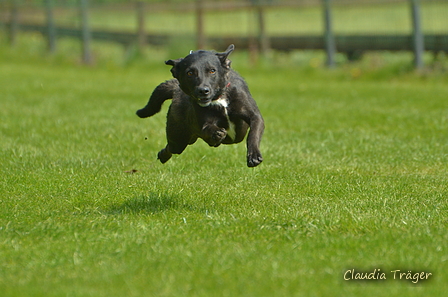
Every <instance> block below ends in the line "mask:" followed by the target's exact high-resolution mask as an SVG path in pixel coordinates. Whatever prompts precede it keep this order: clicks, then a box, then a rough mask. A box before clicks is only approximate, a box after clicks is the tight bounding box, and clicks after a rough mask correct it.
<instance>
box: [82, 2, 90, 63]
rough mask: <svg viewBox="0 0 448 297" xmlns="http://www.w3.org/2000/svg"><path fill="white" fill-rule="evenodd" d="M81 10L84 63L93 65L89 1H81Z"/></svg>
mask: <svg viewBox="0 0 448 297" xmlns="http://www.w3.org/2000/svg"><path fill="white" fill-rule="evenodd" d="M80 8H81V38H82V61H83V62H84V63H86V64H92V55H91V52H90V42H91V39H92V34H91V32H90V27H89V15H88V0H80Z"/></svg>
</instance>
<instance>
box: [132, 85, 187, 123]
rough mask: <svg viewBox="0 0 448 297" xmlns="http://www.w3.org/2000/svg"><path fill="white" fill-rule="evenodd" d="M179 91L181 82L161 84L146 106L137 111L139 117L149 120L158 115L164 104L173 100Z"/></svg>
mask: <svg viewBox="0 0 448 297" xmlns="http://www.w3.org/2000/svg"><path fill="white" fill-rule="evenodd" d="M177 90H179V82H178V81H177V79H172V80H168V81H166V82H164V83H161V84H160V85H158V86H157V87H156V88H155V89H154V91H153V92H152V94H151V97H149V101H148V103H147V104H146V106H145V107H143V108H142V109H139V110H137V115H138V116H139V117H141V118H147V117H150V116H152V115H154V114H156V113H158V112H159V111H160V109H162V104H163V102H165V101H166V100H168V99H172V98H173V96H174V94H175V92H176V91H177Z"/></svg>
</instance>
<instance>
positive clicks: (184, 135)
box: [137, 44, 264, 167]
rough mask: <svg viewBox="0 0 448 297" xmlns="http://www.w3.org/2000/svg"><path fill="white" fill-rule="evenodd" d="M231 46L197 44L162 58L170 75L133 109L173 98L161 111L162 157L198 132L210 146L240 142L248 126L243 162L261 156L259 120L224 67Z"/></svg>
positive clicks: (156, 107) (154, 107)
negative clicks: (188, 50) (163, 126)
mask: <svg viewBox="0 0 448 297" xmlns="http://www.w3.org/2000/svg"><path fill="white" fill-rule="evenodd" d="M233 50H234V46H233V44H232V45H230V46H229V47H228V48H227V50H226V51H225V52H223V53H215V52H212V51H202V50H201V51H195V52H192V53H190V54H189V55H188V56H186V57H185V58H180V59H177V60H168V61H166V62H165V64H167V65H170V66H173V67H172V69H171V73H172V74H173V77H174V79H171V80H169V81H166V82H164V83H162V84H160V85H159V86H157V87H156V88H155V90H154V91H153V93H152V95H151V97H150V98H149V102H148V104H147V105H146V106H145V107H144V108H142V109H140V110H138V111H137V115H138V116H139V117H141V118H146V117H150V116H152V115H154V114H156V113H157V112H159V111H160V109H161V107H162V104H163V102H164V101H165V100H168V99H173V101H172V103H171V106H170V108H169V111H168V116H167V126H166V135H167V140H168V144H167V146H166V147H165V148H164V149H162V150H161V151H160V152H159V154H158V158H159V160H160V161H161V162H162V163H165V162H167V161H168V160H169V159H170V158H171V156H172V154H181V153H182V152H183V151H184V149H185V148H186V147H187V145H189V144H193V143H194V142H195V141H196V140H197V139H198V138H202V139H203V140H204V141H205V142H206V143H208V144H209V145H210V146H214V147H217V146H219V145H220V144H221V143H223V144H232V143H238V142H241V141H242V140H243V139H244V137H245V136H246V133H247V130H248V129H249V128H250V129H249V135H248V137H247V166H249V167H255V166H257V165H259V164H260V163H261V162H262V161H263V158H262V156H261V153H260V149H259V146H260V141H261V136H262V134H263V130H264V121H263V118H262V116H261V114H260V111H259V110H258V107H257V104H256V103H255V100H254V99H253V98H252V96H251V94H250V92H249V88H248V86H247V84H246V82H245V81H244V79H243V78H242V77H241V76H240V75H239V74H237V73H236V72H235V71H233V70H232V69H231V68H230V63H231V62H230V60H228V59H227V57H228V56H229V54H230V53H231V52H232V51H233ZM219 102H224V104H222V103H221V104H218V103H219ZM225 105H227V107H226V106H225ZM232 126H233V127H234V132H235V133H234V135H233V132H232Z"/></svg>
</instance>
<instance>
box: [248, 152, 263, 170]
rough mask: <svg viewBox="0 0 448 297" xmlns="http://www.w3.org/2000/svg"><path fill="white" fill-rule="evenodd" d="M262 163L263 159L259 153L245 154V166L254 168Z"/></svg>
mask: <svg viewBox="0 0 448 297" xmlns="http://www.w3.org/2000/svg"><path fill="white" fill-rule="evenodd" d="M261 162H263V157H262V156H261V153H260V152H251V153H248V154H247V166H248V167H255V166H258V165H260V163H261Z"/></svg>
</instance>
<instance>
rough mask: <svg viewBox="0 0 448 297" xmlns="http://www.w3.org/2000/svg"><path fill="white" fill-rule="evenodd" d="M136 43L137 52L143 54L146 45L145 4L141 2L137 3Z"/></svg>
mask: <svg viewBox="0 0 448 297" xmlns="http://www.w3.org/2000/svg"><path fill="white" fill-rule="evenodd" d="M137 43H138V50H139V52H143V48H144V47H145V45H146V33H145V3H143V1H137Z"/></svg>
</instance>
